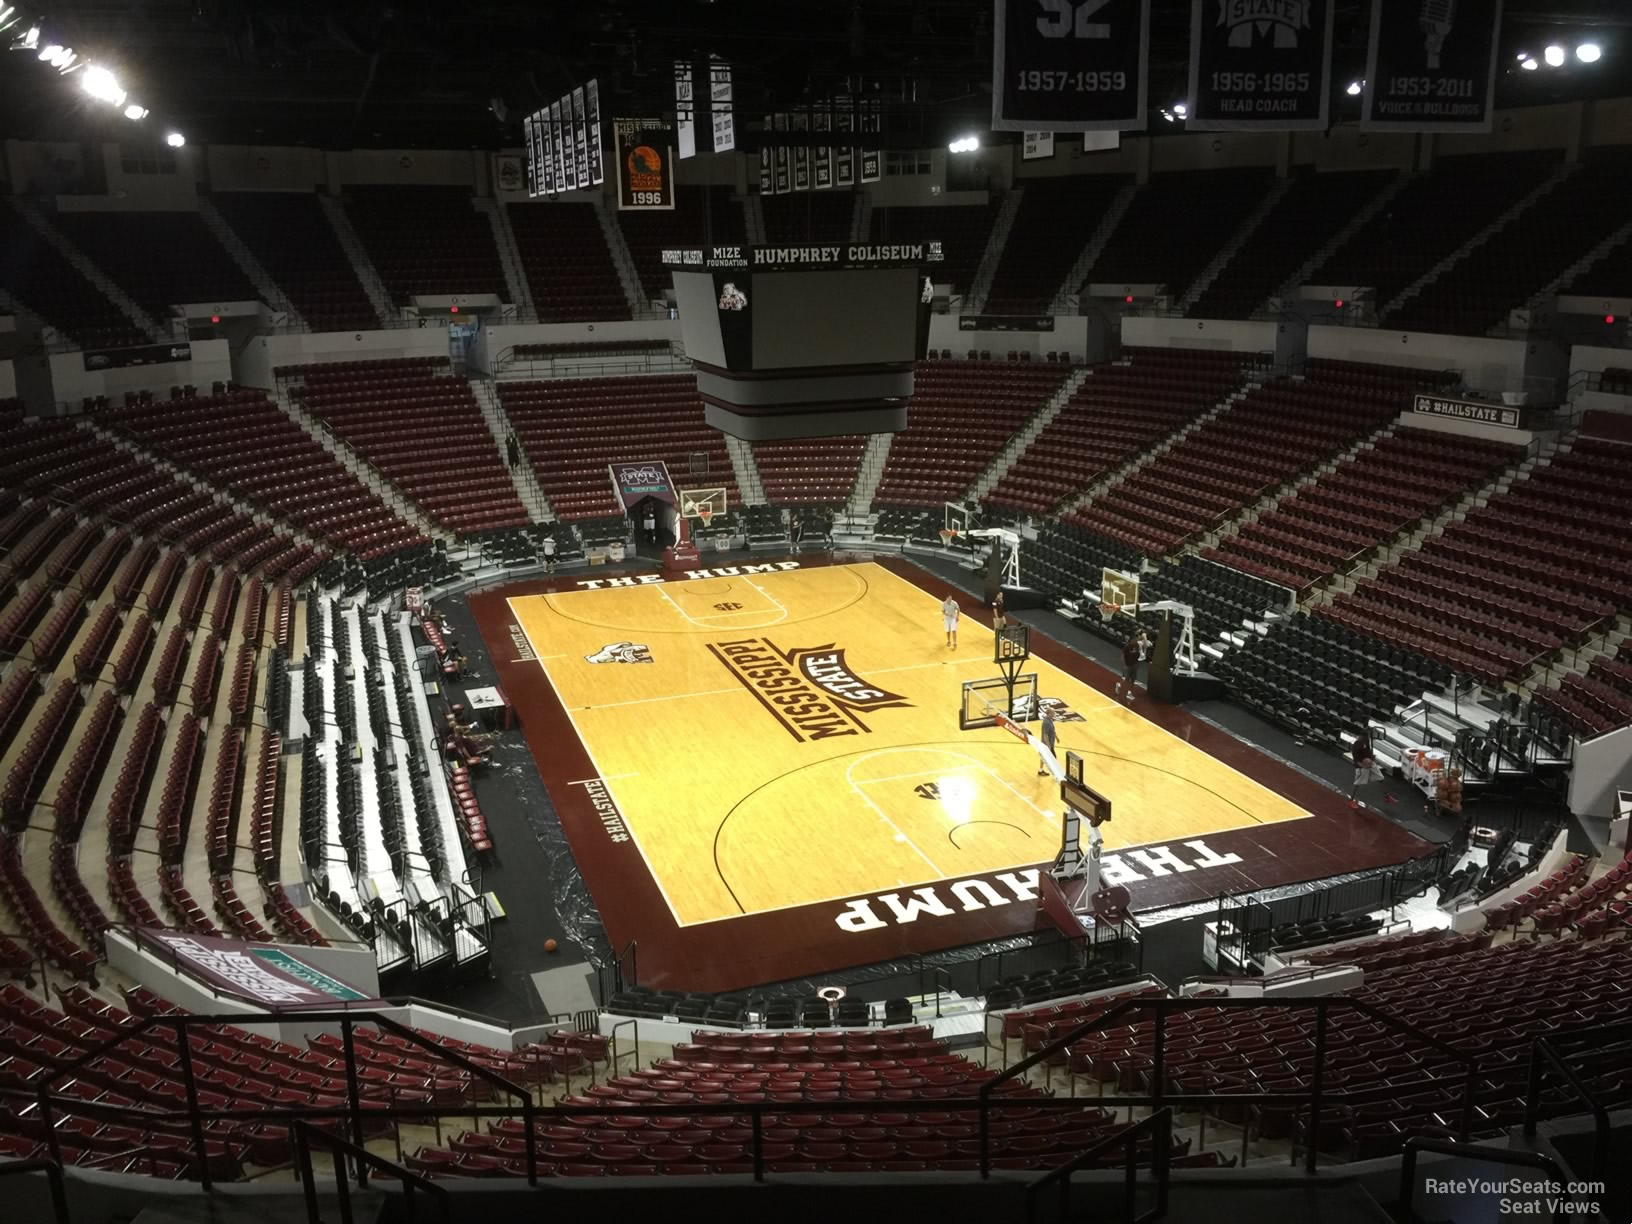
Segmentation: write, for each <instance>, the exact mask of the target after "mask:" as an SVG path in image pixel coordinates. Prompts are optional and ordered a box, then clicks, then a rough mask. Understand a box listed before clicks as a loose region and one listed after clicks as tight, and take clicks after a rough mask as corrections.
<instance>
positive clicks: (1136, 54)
mask: <svg viewBox="0 0 1632 1224" xmlns="http://www.w3.org/2000/svg"><path fill="white" fill-rule="evenodd" d="M996 3H997V14H996V23H995V25H994V27H993V29H994V31H995V45H994V46H993V48H992V128H993V129H994V130H995V131H999V132H1032V131H1042V130H1046V131H1050V132H1095V131H1102V130H1105V129H1110V130H1113V131H1123V130H1129V129H1135V128H1143V127H1144V126H1145V89H1146V83H1147V65H1148V63H1149V60H1150V54H1149V52H1150V0H996Z"/></svg>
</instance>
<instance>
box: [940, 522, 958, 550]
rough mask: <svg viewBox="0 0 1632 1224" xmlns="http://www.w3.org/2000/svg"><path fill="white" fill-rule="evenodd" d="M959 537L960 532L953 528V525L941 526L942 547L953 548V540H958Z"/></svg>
mask: <svg viewBox="0 0 1632 1224" xmlns="http://www.w3.org/2000/svg"><path fill="white" fill-rule="evenodd" d="M957 538H958V533H957V531H956V530H955V529H953V528H951V527H942V528H941V547H942V548H951V547H952V541H954V540H956V539H957Z"/></svg>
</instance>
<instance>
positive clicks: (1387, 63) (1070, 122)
mask: <svg viewBox="0 0 1632 1224" xmlns="http://www.w3.org/2000/svg"><path fill="white" fill-rule="evenodd" d="M995 3H996V5H997V20H996V24H995V27H994V29H995V32H996V43H995V46H994V47H993V54H992V127H993V128H994V129H995V130H997V131H1006V132H1096V131H1132V130H1141V129H1143V128H1144V127H1145V123H1146V102H1147V95H1148V92H1149V77H1150V0H995ZM1336 7H1337V0H1192V4H1191V12H1190V85H1189V92H1188V95H1187V102H1188V107H1189V111H1188V114H1187V115H1186V116H1185V119H1184V125H1185V127H1186V128H1189V129H1191V130H1194V131H1235V130H1273V131H1288V130H1299V129H1313V130H1322V129H1324V128H1326V127H1327V126H1328V122H1329V113H1330V107H1331V97H1332V88H1333V82H1332V79H1331V78H1332V21H1333V16H1334V13H1335V10H1336ZM1501 24H1502V0H1485V2H1483V3H1478V4H1468V3H1463V4H1455V3H1449V2H1447V0H1372V3H1371V34H1370V41H1369V44H1368V51H1367V56H1366V74H1365V78H1364V81H1365V83H1364V87H1363V89H1362V91H1361V119H1360V126H1361V127H1362V128H1366V129H1369V130H1372V131H1394V132H1488V131H1489V130H1490V125H1491V104H1492V98H1493V97H1494V94H1495V89H1496V43H1497V35H1498V34H1499V32H1500V30H1501Z"/></svg>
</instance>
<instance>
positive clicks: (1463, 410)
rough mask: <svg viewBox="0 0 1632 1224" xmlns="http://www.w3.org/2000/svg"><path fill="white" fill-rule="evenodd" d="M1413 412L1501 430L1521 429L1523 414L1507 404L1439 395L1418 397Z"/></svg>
mask: <svg viewBox="0 0 1632 1224" xmlns="http://www.w3.org/2000/svg"><path fill="white" fill-rule="evenodd" d="M1411 410H1412V411H1413V412H1417V413H1421V414H1422V415H1423V416H1439V417H1455V418H1456V419H1457V420H1459V421H1476V422H1478V423H1479V424H1480V425H1499V426H1501V427H1502V428H1503V429H1522V428H1523V420H1524V414H1523V413H1522V412H1521V411H1520V410H1519V409H1517V408H1514V407H1511V406H1510V405H1507V404H1487V403H1484V402H1483V401H1481V400H1463V399H1447V398H1446V397H1444V396H1439V395H1418V396H1417V398H1416V401H1415V402H1414V403H1413V404H1412V406H1411Z"/></svg>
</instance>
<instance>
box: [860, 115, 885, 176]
mask: <svg viewBox="0 0 1632 1224" xmlns="http://www.w3.org/2000/svg"><path fill="white" fill-rule="evenodd" d="M861 106H862V110H861V119H860V122H861V125H862V137H861V181H862V182H864V183H876V182H878V180H879V179H881V178H883V177H884V154H883V152H882V151H881V150H880V149H879V147H878V146H879V143H880V141H879V138H878V137H879V133H880V132H882V131H883V130H884V124H883V115H884V103H883V102H881V101H880V100H879V99H878V98H867V99H864V100H863V101H862V104H861Z"/></svg>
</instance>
